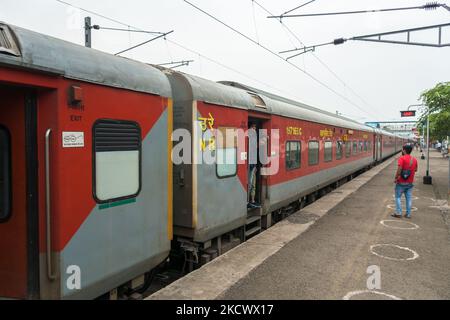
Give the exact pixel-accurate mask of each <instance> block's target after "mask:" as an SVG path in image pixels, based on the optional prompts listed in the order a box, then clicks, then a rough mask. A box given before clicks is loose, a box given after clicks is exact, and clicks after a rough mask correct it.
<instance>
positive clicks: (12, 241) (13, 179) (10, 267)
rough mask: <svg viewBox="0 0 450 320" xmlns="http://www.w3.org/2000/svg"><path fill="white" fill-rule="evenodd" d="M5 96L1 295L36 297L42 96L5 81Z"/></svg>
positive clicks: (0, 90) (1, 109)
mask: <svg viewBox="0 0 450 320" xmlns="http://www.w3.org/2000/svg"><path fill="white" fill-rule="evenodd" d="M0 96H1V97H2V98H1V99H0V299H1V298H2V297H4V298H16V299H25V298H36V297H37V295H38V286H39V282H38V279H39V273H38V272H39V269H38V260H39V253H38V214H37V160H36V159H37V154H36V151H37V150H36V126H37V122H36V95H35V94H34V93H33V92H32V91H31V90H30V89H25V88H21V87H13V86H7V85H2V84H0Z"/></svg>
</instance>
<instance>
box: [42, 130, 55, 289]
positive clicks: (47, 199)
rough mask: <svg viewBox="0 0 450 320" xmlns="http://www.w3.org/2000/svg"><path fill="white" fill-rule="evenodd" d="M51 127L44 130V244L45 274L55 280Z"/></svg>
mask: <svg viewBox="0 0 450 320" xmlns="http://www.w3.org/2000/svg"><path fill="white" fill-rule="evenodd" d="M51 133H52V129H47V131H46V132H45V218H46V236H47V237H46V245H47V252H46V254H47V276H48V278H49V279H50V280H55V279H56V275H55V274H54V273H53V268H52V226H51V187H50V137H51Z"/></svg>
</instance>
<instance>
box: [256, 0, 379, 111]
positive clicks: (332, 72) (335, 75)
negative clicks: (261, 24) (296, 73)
mask: <svg viewBox="0 0 450 320" xmlns="http://www.w3.org/2000/svg"><path fill="white" fill-rule="evenodd" d="M252 1H254V2H255V3H256V4H257V5H258V6H259V7H260V8H261V9H262V10H264V11H265V12H266V13H268V14H270V15H271V14H272V13H271V12H270V11H269V10H268V9H266V8H265V7H264V6H263V5H261V4H260V3H258V1H256V0H252ZM298 8H299V7H298ZM295 9H297V8H294V9H293V10H295ZM280 23H281V25H282V27H283V28H284V29H286V30H287V31H288V32H289V33H290V34H291V35H292V36H293V37H294V38H295V39H297V41H298V42H299V43H300V44H301V45H302V46H305V44H304V43H303V41H302V40H300V38H299V37H298V36H297V34H295V32H293V31H292V30H291V29H290V28H289V27H288V26H287V25H286V24H285V23H283V21H280ZM280 53H281V52H280ZM312 55H313V57H314V58H315V59H316V60H317V61H319V63H320V64H321V65H322V66H323V67H324V68H325V69H327V70H328V71H329V72H330V73H331V74H332V75H333V76H334V77H335V78H336V79H337V80H338V81H339V82H340V83H341V84H342V85H343V86H344V87H345V88H346V89H348V90H350V91H351V92H352V93H353V94H354V95H355V96H356V97H358V98H359V99H360V100H361V101H362V102H363V103H364V104H366V105H367V106H368V107H370V108H373V106H372V105H370V104H369V103H368V102H367V101H366V100H365V99H364V98H362V97H361V96H360V95H359V94H358V93H357V92H356V91H355V90H353V89H352V88H351V87H350V86H349V85H348V84H347V83H346V82H345V81H344V80H342V78H341V77H339V76H338V75H337V74H336V73H335V72H334V71H333V70H332V69H331V68H330V67H329V66H328V65H327V64H326V63H325V62H324V61H323V60H322V59H320V58H319V57H318V56H316V55H315V54H314V53H312Z"/></svg>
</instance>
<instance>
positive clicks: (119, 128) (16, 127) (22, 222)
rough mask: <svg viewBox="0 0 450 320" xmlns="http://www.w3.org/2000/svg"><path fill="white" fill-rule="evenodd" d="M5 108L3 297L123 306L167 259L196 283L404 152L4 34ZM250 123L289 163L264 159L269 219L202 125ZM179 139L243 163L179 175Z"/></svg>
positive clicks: (267, 101) (328, 118) (228, 86)
mask: <svg viewBox="0 0 450 320" xmlns="http://www.w3.org/2000/svg"><path fill="white" fill-rule="evenodd" d="M0 96H1V99H0V150H1V152H0V297H2V298H13V299H92V298H96V297H99V296H101V295H104V294H110V295H111V296H112V297H114V295H115V294H116V293H117V288H119V292H120V290H124V288H126V289H127V290H138V289H139V288H142V287H145V285H146V283H147V280H148V275H149V273H150V272H151V270H154V268H155V267H157V266H158V265H160V264H161V263H164V262H165V261H166V260H167V258H168V257H169V255H170V254H171V252H172V253H174V252H179V253H181V254H180V255H181V256H182V257H183V259H184V260H185V261H184V262H185V267H186V269H189V270H192V269H194V268H197V267H198V266H200V265H202V264H204V263H207V262H208V261H210V260H211V259H214V258H215V257H216V256H218V255H220V254H222V253H223V252H225V251H227V250H229V249H230V248H232V247H234V246H236V245H237V244H239V243H241V242H242V241H245V240H246V239H247V238H249V237H251V236H253V235H254V234H256V233H258V232H260V231H261V230H262V229H266V228H269V227H270V226H271V225H272V224H273V223H275V222H276V221H278V220H280V219H281V218H283V217H284V216H286V215H288V214H290V213H292V212H294V211H296V210H298V209H300V208H302V207H303V206H305V205H307V204H308V203H310V202H312V201H314V200H315V199H316V198H317V197H320V196H321V195H323V194H324V193H325V192H327V191H329V189H330V188H332V187H337V186H338V185H339V184H341V183H343V182H345V181H347V180H348V179H351V177H352V176H354V175H356V174H357V173H359V172H361V171H363V170H365V169H367V168H369V167H371V166H373V165H375V164H376V163H377V162H380V161H382V160H383V159H385V158H387V157H390V156H392V155H394V154H395V153H397V152H399V151H400V150H401V147H402V145H403V144H404V143H405V142H406V141H405V140H404V139H402V138H401V137H398V136H395V135H394V134H391V133H389V132H386V131H382V130H380V129H375V128H372V127H368V126H366V125H363V124H360V123H358V122H356V121H353V120H350V119H347V118H344V117H341V116H338V115H335V114H332V113H328V112H325V111H322V110H320V109H317V108H313V107H311V106H308V105H305V104H302V103H299V102H296V101H292V100H289V99H286V98H283V97H280V96H277V95H274V94H270V93H268V92H265V91H262V90H259V89H256V88H252V87H249V86H246V85H243V84H240V83H236V82H231V81H224V82H213V81H209V80H206V79H202V78H199V77H196V76H193V75H189V74H185V73H181V72H176V71H173V70H169V69H163V68H161V67H157V66H153V65H149V64H144V63H141V62H137V61H133V60H130V59H127V58H123V57H118V56H113V55H110V54H107V53H103V52H100V51H97V50H94V49H90V48H85V47H82V46H79V45H75V44H72V43H69V42H66V41H62V40H59V39H55V38H52V37H49V36H46V35H43V34H39V33H36V32H32V31H29V30H25V29H23V28H19V27H16V26H12V25H8V24H4V23H0ZM205 121H207V123H206V122H205ZM250 122H251V123H255V124H256V125H257V127H258V129H267V130H269V131H268V132H270V130H271V129H278V132H279V148H275V147H274V146H272V145H271V144H270V143H269V144H268V145H267V149H268V154H269V155H270V156H271V157H272V156H273V157H278V158H279V168H278V171H277V173H276V174H273V175H263V174H261V172H262V170H258V171H257V172H258V173H257V179H256V183H255V188H256V198H257V202H258V203H259V204H260V205H259V206H257V207H253V208H250V209H249V208H248V205H247V204H248V164H247V163H246V161H245V160H246V159H247V151H246V150H245V148H246V146H244V149H242V147H240V146H238V145H237V143H236V142H235V141H231V142H227V143H226V144H225V143H222V144H216V145H215V147H214V148H213V149H211V148H209V146H207V144H206V143H205V142H204V141H202V136H201V135H202V134H203V131H204V130H203V129H204V128H203V127H202V125H205V123H206V124H207V125H208V126H209V127H210V129H214V130H215V131H213V132H220V131H221V130H224V129H231V130H237V129H243V130H246V129H248V125H249V123H250ZM199 127H200V130H197V131H198V132H199V133H198V134H197V135H196V134H195V132H196V128H197V129H198V128H199ZM175 129H184V130H185V131H187V132H189V133H191V134H193V138H192V141H191V142H192V146H193V147H192V152H191V153H192V154H191V157H192V159H197V158H199V157H201V156H202V153H203V152H209V151H214V152H215V154H216V155H217V156H219V155H220V156H221V157H225V158H227V159H235V161H231V163H227V164H225V165H224V164H220V163H216V164H205V163H201V164H197V163H195V161H194V163H181V164H173V163H172V161H171V155H172V149H173V148H174V147H175V145H176V143H174V142H173V141H172V137H171V135H172V132H173V130H175ZM198 143H204V145H203V148H196V147H194V146H195V145H197V144H198ZM205 147H206V148H205ZM238 160H243V161H238ZM260 169H261V168H260Z"/></svg>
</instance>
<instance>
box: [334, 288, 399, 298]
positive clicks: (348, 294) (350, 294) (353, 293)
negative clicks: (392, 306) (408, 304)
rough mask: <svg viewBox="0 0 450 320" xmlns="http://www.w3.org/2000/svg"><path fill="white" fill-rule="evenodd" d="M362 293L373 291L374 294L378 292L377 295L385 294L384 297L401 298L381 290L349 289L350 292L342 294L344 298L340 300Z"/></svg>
mask: <svg viewBox="0 0 450 320" xmlns="http://www.w3.org/2000/svg"><path fill="white" fill-rule="evenodd" d="M364 293H374V294H378V295H380V296H385V297H388V298H391V299H392V300H402V299H401V298H399V297H396V296H394V295H392V294H388V293H385V292H381V291H375V290H357V291H351V292H349V293H347V294H346V295H345V296H344V298H342V300H350V298H351V297H353V296H357V295H360V294H364Z"/></svg>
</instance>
